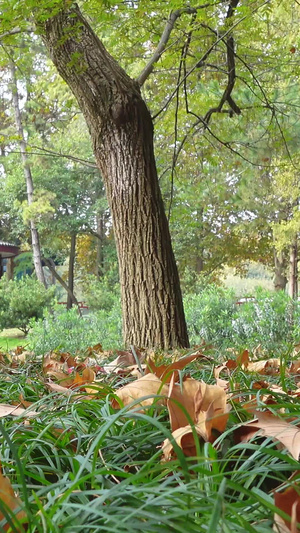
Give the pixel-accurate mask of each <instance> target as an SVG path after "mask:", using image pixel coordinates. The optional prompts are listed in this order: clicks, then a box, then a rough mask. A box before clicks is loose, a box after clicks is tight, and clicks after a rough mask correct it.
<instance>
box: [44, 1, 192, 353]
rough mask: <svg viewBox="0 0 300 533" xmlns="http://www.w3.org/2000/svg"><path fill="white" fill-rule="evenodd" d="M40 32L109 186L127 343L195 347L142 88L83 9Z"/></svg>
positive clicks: (64, 13)
mask: <svg viewBox="0 0 300 533" xmlns="http://www.w3.org/2000/svg"><path fill="white" fill-rule="evenodd" d="M66 5H67V4H66ZM40 25H42V28H41V33H42V38H43V40H44V43H45V45H46V47H47V48H48V50H49V53H50V56H51V58H52V60H53V62H54V64H55V65H56V67H57V69H58V71H59V73H60V74H61V76H62V77H63V78H64V79H65V81H66V82H67V84H68V85H69V87H70V88H71V90H72V91H73V93H74V95H75V97H76V98H77V100H78V103H79V106H80V108H81V110H82V112H83V114H84V116H85V119H86V122H87V124H88V127H89V131H90V134H91V138H92V143H93V149H94V153H95V158H96V161H97V164H98V167H99V169H100V171H101V175H102V177H103V180H104V182H105V187H106V193H107V197H108V203H109V206H110V210H111V214H112V219H113V224H114V233H115V238H116V245H117V252H118V258H119V271H120V283H121V296H122V309H123V336H124V341H125V343H126V344H135V345H139V346H153V347H155V346H156V347H161V348H171V347H174V346H188V345H189V342H188V335H187V328H186V323H185V318H184V312H183V304H182V297H181V291H180V284H179V276H178V271H177V266H176V262H175V258H174V255H173V250H172V246H171V238H170V233H169V227H168V222H167V218H166V215H165V211H164V206H163V201H162V197H161V193H160V189H159V184H158V178H157V171H156V165H155V158H154V148H153V124H152V119H151V116H150V113H149V111H148V109H147V107H146V104H145V102H144V101H143V99H142V97H141V94H140V90H139V86H138V84H137V82H135V81H134V80H132V79H131V78H130V77H129V76H127V74H126V73H125V71H124V70H123V69H122V68H121V67H120V66H119V65H118V63H117V62H116V61H115V60H114V59H113V58H112V57H111V56H110V55H109V53H108V52H107V50H106V49H105V48H104V46H103V44H102V42H101V41H100V40H99V39H98V37H97V36H96V35H95V34H94V32H93V31H92V29H91V28H90V26H89V25H88V23H87V22H86V20H85V19H84V18H83V17H82V15H81V13H80V11H79V9H78V7H77V6H76V5H74V6H73V8H70V9H66V11H61V12H60V13H58V14H57V15H55V16H53V17H52V18H50V19H49V20H47V21H46V22H43V21H42V22H41V23H40ZM75 54H76V58H77V59H76V61H74V56H75Z"/></svg>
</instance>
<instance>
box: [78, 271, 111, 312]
mask: <svg viewBox="0 0 300 533" xmlns="http://www.w3.org/2000/svg"><path fill="white" fill-rule="evenodd" d="M84 300H85V302H86V303H87V305H88V307H89V309H91V310H92V311H98V310H100V309H105V310H107V311H110V310H111V309H112V308H113V307H114V306H120V284H119V282H116V281H115V279H111V277H110V276H109V275H107V276H104V277H103V278H101V279H100V280H99V279H97V278H96V277H95V276H89V277H88V279H87V282H86V284H85V287H84Z"/></svg>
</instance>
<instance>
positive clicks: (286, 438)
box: [235, 411, 300, 461]
mask: <svg viewBox="0 0 300 533" xmlns="http://www.w3.org/2000/svg"><path fill="white" fill-rule="evenodd" d="M255 414H256V416H257V420H253V421H252V422H249V423H247V424H243V425H242V426H240V427H239V428H238V429H237V430H236V431H235V438H236V440H237V441H238V442H241V441H242V442H248V441H249V440H250V439H251V438H252V437H253V436H254V435H255V434H256V433H257V434H259V435H260V436H262V437H271V438H273V439H274V440H278V441H279V442H281V444H283V446H284V447H285V448H287V450H288V451H289V453H290V454H291V455H292V457H294V459H296V461H298V458H299V453H300V429H299V428H297V427H296V426H294V425H292V424H290V423H289V422H286V421H285V420H282V419H281V418H279V417H277V416H274V415H273V414H271V413H265V412H264V413H262V412H259V411H256V413H255Z"/></svg>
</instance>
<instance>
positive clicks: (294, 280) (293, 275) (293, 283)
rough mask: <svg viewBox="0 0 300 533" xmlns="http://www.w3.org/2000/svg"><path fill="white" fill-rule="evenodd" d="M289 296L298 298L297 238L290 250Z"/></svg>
mask: <svg viewBox="0 0 300 533" xmlns="http://www.w3.org/2000/svg"><path fill="white" fill-rule="evenodd" d="M289 296H290V297H291V298H293V300H294V299H296V298H298V242H297V237H296V238H295V240H294V243H293V244H292V245H291V248H290V279H289Z"/></svg>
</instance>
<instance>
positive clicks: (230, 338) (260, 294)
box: [184, 285, 300, 350]
mask: <svg viewBox="0 0 300 533" xmlns="http://www.w3.org/2000/svg"><path fill="white" fill-rule="evenodd" d="M254 297H255V300H254V301H253V302H247V303H244V304H243V305H240V306H237V305H236V299H235V297H234V293H233V291H231V290H229V289H224V288H221V287H216V286H214V285H212V286H209V287H208V288H206V289H204V290H203V291H202V292H200V294H196V295H195V294H193V295H187V296H186V297H185V298H184V304H185V313H186V320H187V324H188V330H189V335H190V342H191V344H199V343H200V342H201V340H203V339H204V340H205V341H206V342H209V343H212V344H214V345H215V346H216V347H218V348H226V347H229V346H230V347H237V348H239V347H246V348H249V349H252V348H254V347H255V346H257V345H258V344H260V345H261V346H262V347H263V348H265V349H267V350H274V349H278V348H280V347H281V348H282V347H284V346H288V344H290V343H292V342H299V338H300V304H299V302H293V301H292V300H291V299H290V298H289V296H287V295H286V294H285V293H284V292H282V291H281V292H272V291H267V290H264V289H261V288H258V289H256V291H255V293H254Z"/></svg>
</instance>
